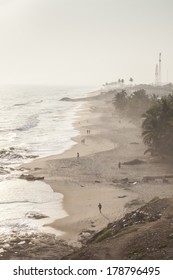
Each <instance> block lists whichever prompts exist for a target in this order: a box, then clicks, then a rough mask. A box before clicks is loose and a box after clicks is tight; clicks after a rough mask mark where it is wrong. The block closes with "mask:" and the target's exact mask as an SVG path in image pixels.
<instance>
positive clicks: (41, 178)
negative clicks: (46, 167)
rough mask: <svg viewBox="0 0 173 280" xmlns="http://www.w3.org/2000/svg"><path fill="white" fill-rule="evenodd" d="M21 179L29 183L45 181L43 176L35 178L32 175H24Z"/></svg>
mask: <svg viewBox="0 0 173 280" xmlns="http://www.w3.org/2000/svg"><path fill="white" fill-rule="evenodd" d="M19 178H20V179H24V180H27V181H35V180H44V177H43V176H39V177H35V176H33V175H31V174H29V175H25V174H22V175H20V177H19Z"/></svg>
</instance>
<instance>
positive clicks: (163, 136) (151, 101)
mask: <svg viewBox="0 0 173 280" xmlns="http://www.w3.org/2000/svg"><path fill="white" fill-rule="evenodd" d="M113 103H114V105H115V108H116V109H117V110H118V112H119V113H120V114H122V113H123V114H125V115H126V116H128V117H132V118H136V119H137V118H138V119H141V118H143V122H142V137H143V141H144V144H145V145H146V146H147V147H148V148H147V150H146V153H147V152H150V153H151V155H160V156H172V155H173V95H171V94H169V95H168V96H164V97H160V99H158V97H157V96H156V95H152V96H148V95H147V94H146V92H145V90H138V91H135V92H134V93H133V94H131V95H128V94H127V93H126V91H124V90H123V91H121V92H118V93H116V95H115V98H114V100H113Z"/></svg>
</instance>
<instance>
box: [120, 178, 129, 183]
mask: <svg viewBox="0 0 173 280" xmlns="http://www.w3.org/2000/svg"><path fill="white" fill-rule="evenodd" d="M128 182H129V179H128V178H127V177H126V178H123V179H121V183H123V184H126V183H128Z"/></svg>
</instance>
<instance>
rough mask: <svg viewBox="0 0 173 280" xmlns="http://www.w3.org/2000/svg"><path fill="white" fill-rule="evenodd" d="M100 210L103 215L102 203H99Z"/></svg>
mask: <svg viewBox="0 0 173 280" xmlns="http://www.w3.org/2000/svg"><path fill="white" fill-rule="evenodd" d="M98 208H99V211H100V213H101V212H102V205H101V203H99V205H98Z"/></svg>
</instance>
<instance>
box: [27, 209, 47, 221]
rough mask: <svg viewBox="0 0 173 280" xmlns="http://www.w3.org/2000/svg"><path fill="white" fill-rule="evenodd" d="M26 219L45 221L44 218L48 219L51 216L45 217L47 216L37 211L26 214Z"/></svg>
mask: <svg viewBox="0 0 173 280" xmlns="http://www.w3.org/2000/svg"><path fill="white" fill-rule="evenodd" d="M25 217H27V218H29V219H36V220H39V219H44V218H48V217H49V216H47V215H45V214H42V213H38V212H35V211H32V212H28V213H26V214H25Z"/></svg>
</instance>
